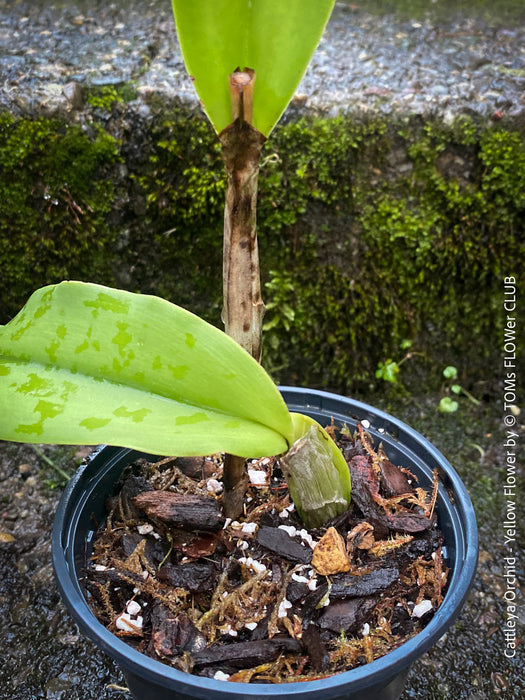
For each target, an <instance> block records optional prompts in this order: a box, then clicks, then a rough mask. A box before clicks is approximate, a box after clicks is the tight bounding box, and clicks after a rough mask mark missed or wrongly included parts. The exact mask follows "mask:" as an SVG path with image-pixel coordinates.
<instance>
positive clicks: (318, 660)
mask: <svg viewBox="0 0 525 700" xmlns="http://www.w3.org/2000/svg"><path fill="white" fill-rule="evenodd" d="M301 641H302V643H303V645H304V647H305V648H306V652H307V654H308V656H309V657H310V660H311V662H312V666H313V668H314V669H315V670H316V671H325V670H326V669H327V668H328V662H329V661H330V655H329V654H328V651H327V650H326V647H325V645H324V643H323V640H322V639H321V634H320V633H319V628H318V627H317V625H308V627H307V628H306V629H304V630H303V634H302V636H301Z"/></svg>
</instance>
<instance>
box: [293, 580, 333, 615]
mask: <svg viewBox="0 0 525 700" xmlns="http://www.w3.org/2000/svg"><path fill="white" fill-rule="evenodd" d="M327 592H328V584H327V583H322V584H321V585H320V586H318V587H317V588H316V589H315V591H312V592H311V593H308V595H307V596H306V598H305V599H304V602H303V604H302V605H301V608H300V610H299V613H298V614H299V617H300V618H301V619H302V620H303V621H304V622H308V621H309V620H311V619H312V618H314V617H315V616H316V614H317V612H318V610H317V606H318V605H319V603H320V602H321V600H322V599H323V598H324V596H325V595H326V594H327Z"/></svg>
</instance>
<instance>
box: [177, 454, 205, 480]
mask: <svg viewBox="0 0 525 700" xmlns="http://www.w3.org/2000/svg"><path fill="white" fill-rule="evenodd" d="M205 462H206V460H205V459H204V457H177V458H176V459H175V461H174V465H175V466H176V467H177V469H180V471H181V472H182V473H183V474H184V475H185V476H189V477H190V478H191V479H197V481H200V480H201V479H202V478H203V472H204V465H205Z"/></svg>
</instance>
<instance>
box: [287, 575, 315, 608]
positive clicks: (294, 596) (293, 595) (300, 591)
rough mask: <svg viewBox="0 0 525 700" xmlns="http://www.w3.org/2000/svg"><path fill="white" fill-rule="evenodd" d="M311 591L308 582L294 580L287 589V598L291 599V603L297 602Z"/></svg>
mask: <svg viewBox="0 0 525 700" xmlns="http://www.w3.org/2000/svg"><path fill="white" fill-rule="evenodd" d="M309 593H310V589H309V588H308V586H307V585H306V583H301V581H294V580H292V581H290V583H289V584H288V587H287V589H286V599H287V600H289V601H290V603H297V602H298V601H299V600H302V599H303V598H305V597H306V596H307V595H308V594H309Z"/></svg>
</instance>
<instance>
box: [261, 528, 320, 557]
mask: <svg viewBox="0 0 525 700" xmlns="http://www.w3.org/2000/svg"><path fill="white" fill-rule="evenodd" d="M257 542H258V543H259V544H260V545H262V546H263V547H265V548H266V549H269V550H270V552H274V553H275V554H278V555H279V556H281V557H283V558H284V559H287V560H288V561H292V562H294V563H298V564H309V563H310V562H311V561H312V550H311V549H310V548H309V547H308V548H306V547H303V545H302V544H299V542H296V541H295V540H293V539H292V538H291V537H290V535H289V534H288V533H287V532H285V531H284V530H280V529H279V528H277V527H260V528H259V530H258V532H257Z"/></svg>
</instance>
